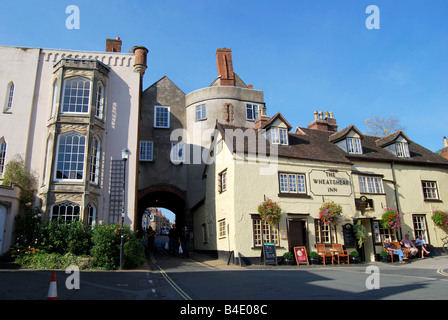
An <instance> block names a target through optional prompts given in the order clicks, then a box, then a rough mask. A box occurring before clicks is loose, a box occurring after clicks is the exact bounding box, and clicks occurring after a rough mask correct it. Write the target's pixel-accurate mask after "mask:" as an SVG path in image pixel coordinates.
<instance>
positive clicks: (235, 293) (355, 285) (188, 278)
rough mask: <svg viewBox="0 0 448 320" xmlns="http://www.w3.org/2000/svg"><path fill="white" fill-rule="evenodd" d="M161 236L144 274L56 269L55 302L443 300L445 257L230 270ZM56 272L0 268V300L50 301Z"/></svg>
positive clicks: (447, 288) (447, 280) (447, 276)
mask: <svg viewBox="0 0 448 320" xmlns="http://www.w3.org/2000/svg"><path fill="white" fill-rule="evenodd" d="M165 241H166V237H159V238H158V239H157V240H156V246H155V249H154V250H153V252H151V253H150V254H148V256H147V257H148V259H147V262H146V263H145V264H144V265H143V266H142V267H141V268H140V269H139V270H125V271H81V272H80V273H79V289H76V288H74V289H70V288H72V287H73V286H70V285H67V284H66V281H70V279H69V277H70V273H66V272H65V271H64V270H59V271H56V281H57V297H58V300H96V301H98V300H140V301H148V300H150V301H161V302H162V301H178V302H188V301H190V302H192V301H207V300H212V301H224V300H237V301H243V300H244V301H261V300H279V301H280V300H414V299H419V300H442V299H443V300H444V299H447V294H446V293H447V292H448V256H447V255H440V256H436V257H434V258H426V259H423V260H422V259H413V260H412V261H411V262H409V263H406V264H399V263H383V262H374V263H362V264H357V265H354V264H350V265H326V266H323V265H318V266H311V265H310V266H307V265H300V266H297V265H293V266H285V265H278V266H265V265H250V266H239V265H227V262H226V261H222V260H217V259H214V258H212V257H210V256H208V255H205V254H200V253H197V252H191V253H190V258H182V256H180V255H178V254H177V255H175V256H172V255H169V254H168V252H167V251H166V250H165V249H164V248H163V245H164V243H165ZM52 272H53V270H14V269H12V270H8V269H2V270H0V300H46V299H47V294H48V291H49V285H50V279H51V274H52Z"/></svg>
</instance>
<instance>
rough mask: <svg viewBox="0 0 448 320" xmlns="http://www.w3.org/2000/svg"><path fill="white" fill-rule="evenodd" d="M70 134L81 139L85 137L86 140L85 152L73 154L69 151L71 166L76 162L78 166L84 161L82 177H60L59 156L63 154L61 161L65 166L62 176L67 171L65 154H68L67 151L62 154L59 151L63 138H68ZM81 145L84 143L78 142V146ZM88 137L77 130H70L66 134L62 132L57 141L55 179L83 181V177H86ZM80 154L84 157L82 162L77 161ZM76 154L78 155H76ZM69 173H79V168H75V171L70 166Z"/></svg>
mask: <svg viewBox="0 0 448 320" xmlns="http://www.w3.org/2000/svg"><path fill="white" fill-rule="evenodd" d="M68 136H77V137H78V138H79V139H83V140H84V145H83V148H84V152H83V153H75V154H73V153H69V155H70V161H69V165H70V167H71V165H72V164H75V165H76V166H78V165H80V164H81V163H82V170H81V173H82V176H81V178H79V179H78V178H70V177H69V178H61V177H58V171H59V168H60V167H59V162H60V161H59V157H60V156H61V157H62V158H63V159H62V160H61V163H62V165H63V168H62V170H61V174H62V176H63V173H64V172H65V169H64V167H65V163H66V161H65V156H66V155H67V154H66V153H65V152H64V153H63V154H60V153H59V151H60V148H61V139H66V138H67V137H68ZM79 146H82V145H80V144H78V147H79ZM86 147H87V146H86V137H85V136H84V135H82V134H79V133H76V132H69V133H65V134H62V135H60V136H59V137H58V143H57V151H56V166H55V172H54V179H55V181H82V180H83V179H84V167H85V159H86ZM80 155H82V159H83V161H82V162H81V161H77V159H78V156H80ZM75 156H76V157H75ZM73 159H76V161H75V162H72V160H73ZM68 172H69V175H71V173H77V172H79V170H77V169H75V170H74V171H73V170H72V169H71V168H70V169H69V171H68Z"/></svg>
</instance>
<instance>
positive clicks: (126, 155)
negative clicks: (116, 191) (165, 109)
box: [120, 148, 131, 270]
mask: <svg viewBox="0 0 448 320" xmlns="http://www.w3.org/2000/svg"><path fill="white" fill-rule="evenodd" d="M130 153H131V152H130V151H129V149H128V148H124V149H123V150H122V151H121V160H123V199H122V200H123V201H122V206H121V244H120V270H123V232H124V229H123V228H124V207H125V203H126V201H125V199H126V183H125V182H126V162H127V161H128V158H129V154H130Z"/></svg>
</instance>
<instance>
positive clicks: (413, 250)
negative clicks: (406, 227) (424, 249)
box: [400, 233, 418, 256]
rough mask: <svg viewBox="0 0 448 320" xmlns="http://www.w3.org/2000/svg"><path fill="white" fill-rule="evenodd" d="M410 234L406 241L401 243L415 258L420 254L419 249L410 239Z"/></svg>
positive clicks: (405, 238) (406, 236) (406, 235)
mask: <svg viewBox="0 0 448 320" xmlns="http://www.w3.org/2000/svg"><path fill="white" fill-rule="evenodd" d="M409 237H410V236H409V233H406V234H405V236H404V239H403V240H401V241H400V243H401V244H402V245H404V246H405V247H406V248H408V249H409V251H410V252H411V254H412V255H413V256H415V255H416V254H417V252H418V249H417V248H416V247H415V244H414V243H413V242H412V241H411V240H410V239H409Z"/></svg>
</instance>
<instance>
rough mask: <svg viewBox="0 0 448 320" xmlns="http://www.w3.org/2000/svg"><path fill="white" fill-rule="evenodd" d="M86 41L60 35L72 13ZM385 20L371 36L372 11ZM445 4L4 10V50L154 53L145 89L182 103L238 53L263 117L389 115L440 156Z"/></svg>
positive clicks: (350, 0) (114, 4) (178, 1)
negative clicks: (176, 96)
mask: <svg viewBox="0 0 448 320" xmlns="http://www.w3.org/2000/svg"><path fill="white" fill-rule="evenodd" d="M72 4H73V5H76V6H78V7H79V9H80V29H72V30H69V29H67V28H66V26H65V21H66V19H67V17H68V16H69V15H68V14H66V13H65V9H66V7H67V6H69V5H72ZM368 5H376V6H378V8H379V9H380V29H379V30H369V29H367V28H366V25H365V21H366V19H367V18H368V17H369V14H367V13H366V12H365V11H366V8H367V6H368ZM447 16H448V1H446V0H431V1H423V0H419V1H417V0H406V1H402V0H393V1H391V0H386V1H380V0H369V1H363V0H338V1H333V0H309V1H305V0H288V1H281V0H280V1H273V0H270V1H267V0H239V1H235V0H227V1H216V0H188V1H186V0H164V1H162V0H157V1H155V0H154V1H150V0H140V1H137V0H129V1H116V0H115V1H114V0H109V1H103V0H94V1H91V0H90V1H84V0H83V1H78V0H70V1H65V0H52V1H45V0H43V1H24V0H16V1H4V2H3V3H2V10H1V12H0V45H10V46H28V47H42V48H62V49H73V50H87V51H104V48H105V39H106V38H115V37H120V38H121V39H122V40H123V48H122V50H123V51H126V52H127V51H130V50H131V49H132V47H133V46H135V45H142V46H145V47H147V48H148V49H149V56H148V65H149V68H148V70H147V72H146V74H145V82H144V88H146V87H148V86H149V85H151V84H152V83H154V82H155V81H157V80H158V79H160V78H161V77H163V76H164V75H167V76H168V77H169V78H170V79H171V80H173V81H174V82H175V83H176V84H177V85H178V86H179V88H181V89H182V90H183V91H184V92H185V93H189V92H191V91H194V90H196V89H199V88H203V87H206V86H208V85H209V84H210V83H211V82H212V81H213V80H214V79H215V77H216V76H217V71H216V59H215V53H216V49H217V48H221V47H226V48H231V49H232V55H233V65H234V70H235V72H236V73H237V74H238V75H239V76H240V77H241V78H242V79H243V80H244V81H245V82H246V84H253V85H254V88H255V89H260V90H263V91H264V96H265V101H266V104H267V107H268V115H273V114H275V113H276V112H281V113H282V114H283V115H284V116H285V117H286V119H287V120H288V121H289V122H290V123H291V124H292V125H293V127H295V126H306V125H307V124H308V123H309V122H311V121H312V120H313V110H319V111H332V112H333V113H334V117H335V118H336V119H337V122H338V125H339V128H340V129H342V128H344V127H346V126H348V125H350V124H354V125H356V126H357V127H358V128H359V129H360V130H361V131H365V129H366V128H365V119H367V118H370V117H372V116H374V115H378V116H389V115H390V114H393V115H394V116H397V117H399V118H400V120H401V124H402V125H403V126H404V127H406V128H407V130H406V131H405V133H406V134H407V136H408V137H409V138H410V139H411V140H414V141H415V142H417V143H419V144H422V145H423V146H424V147H426V148H428V149H430V150H432V151H435V150H438V149H440V148H442V147H443V136H445V135H448V128H447V126H446V121H447V116H446V110H447V105H448V22H447Z"/></svg>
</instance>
